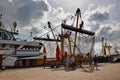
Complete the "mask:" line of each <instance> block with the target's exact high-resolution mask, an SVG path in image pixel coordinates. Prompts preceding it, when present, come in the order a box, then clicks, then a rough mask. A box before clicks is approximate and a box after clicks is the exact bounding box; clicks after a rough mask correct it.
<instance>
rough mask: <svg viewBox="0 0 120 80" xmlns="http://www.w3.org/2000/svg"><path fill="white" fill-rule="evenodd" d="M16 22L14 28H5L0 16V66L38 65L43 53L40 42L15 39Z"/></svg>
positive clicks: (16, 32) (16, 33)
mask: <svg viewBox="0 0 120 80" xmlns="http://www.w3.org/2000/svg"><path fill="white" fill-rule="evenodd" d="M16 26H17V22H16V21H15V22H14V23H13V27H14V30H13V31H9V30H7V29H5V25H4V24H3V22H2V15H1V16H0V55H1V56H2V57H1V59H0V61H1V66H5V67H7V66H36V65H40V63H41V59H42V57H43V54H40V49H41V47H42V46H43V44H42V43H41V42H36V41H27V40H17V39H16V38H15V35H18V31H16Z"/></svg>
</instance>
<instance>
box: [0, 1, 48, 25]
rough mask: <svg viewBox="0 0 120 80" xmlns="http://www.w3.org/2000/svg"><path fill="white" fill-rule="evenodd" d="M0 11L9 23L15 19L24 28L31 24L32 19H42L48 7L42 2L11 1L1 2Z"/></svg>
mask: <svg viewBox="0 0 120 80" xmlns="http://www.w3.org/2000/svg"><path fill="white" fill-rule="evenodd" d="M0 11H1V12H2V13H3V14H4V13H5V16H7V17H8V19H9V21H11V20H12V19H16V21H17V22H18V23H19V24H20V25H21V26H26V25H29V24H30V23H31V20H32V19H35V20H37V19H39V18H42V17H43V16H44V12H46V11H49V6H48V4H47V3H46V2H45V1H43V0H41V1H33V0H12V2H9V1H8V0H1V1H0ZM6 14H7V15H6ZM10 16H11V17H10ZM9 17H10V18H9Z"/></svg>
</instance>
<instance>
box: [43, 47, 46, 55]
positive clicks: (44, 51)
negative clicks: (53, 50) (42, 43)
mask: <svg viewBox="0 0 120 80" xmlns="http://www.w3.org/2000/svg"><path fill="white" fill-rule="evenodd" d="M43 53H44V54H45V55H46V48H45V47H43Z"/></svg>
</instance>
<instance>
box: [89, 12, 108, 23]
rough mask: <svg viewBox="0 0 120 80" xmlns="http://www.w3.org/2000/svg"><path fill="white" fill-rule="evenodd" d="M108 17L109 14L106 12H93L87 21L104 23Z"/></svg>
mask: <svg viewBox="0 0 120 80" xmlns="http://www.w3.org/2000/svg"><path fill="white" fill-rule="evenodd" d="M109 16H110V14H109V13H108V12H104V13H101V12H95V13H94V14H92V15H91V16H90V17H89V19H88V20H89V21H100V22H102V21H105V20H108V19H109Z"/></svg>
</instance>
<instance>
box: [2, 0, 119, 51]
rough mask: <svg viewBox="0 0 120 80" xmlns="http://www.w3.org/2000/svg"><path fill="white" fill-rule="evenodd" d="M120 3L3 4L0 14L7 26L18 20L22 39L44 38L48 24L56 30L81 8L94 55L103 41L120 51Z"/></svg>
mask: <svg viewBox="0 0 120 80" xmlns="http://www.w3.org/2000/svg"><path fill="white" fill-rule="evenodd" d="M119 3H120V0H0V13H2V14H3V16H2V17H3V21H4V23H5V24H6V25H7V26H12V23H13V22H14V21H15V20H16V21H17V23H18V26H17V29H18V30H19V32H20V34H21V35H22V36H20V37H22V38H24V39H27V38H28V37H29V36H27V35H28V34H29V33H30V32H33V34H34V36H38V35H39V36H41V35H42V34H43V33H44V32H47V31H48V30H47V29H44V28H45V27H47V22H48V21H50V22H51V23H52V25H53V26H58V25H60V24H61V22H62V20H64V19H69V16H71V15H72V16H74V15H75V11H76V9H77V8H80V10H81V15H82V20H83V21H84V27H85V29H88V30H91V31H94V32H95V33H96V34H95V37H96V44H95V45H96V47H95V51H96V52H97V53H100V51H101V47H100V46H101V43H100V41H101V37H106V38H107V39H108V41H109V43H111V45H115V44H116V45H117V46H118V47H120V17H119V16H120V9H119V7H120V5H119Z"/></svg>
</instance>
